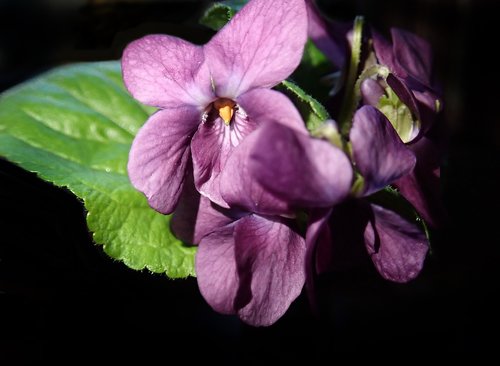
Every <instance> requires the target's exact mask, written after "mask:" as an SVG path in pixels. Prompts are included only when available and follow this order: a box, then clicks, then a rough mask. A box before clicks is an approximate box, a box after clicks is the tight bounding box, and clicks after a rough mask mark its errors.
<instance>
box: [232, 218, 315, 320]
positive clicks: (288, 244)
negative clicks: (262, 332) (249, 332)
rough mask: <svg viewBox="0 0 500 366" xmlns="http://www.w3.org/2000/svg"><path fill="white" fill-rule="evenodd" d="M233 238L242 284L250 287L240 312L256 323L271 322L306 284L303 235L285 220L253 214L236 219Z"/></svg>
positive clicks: (279, 315) (242, 316)
mask: <svg viewBox="0 0 500 366" xmlns="http://www.w3.org/2000/svg"><path fill="white" fill-rule="evenodd" d="M234 241H235V246H236V249H235V254H236V261H237V268H238V274H239V276H240V281H241V287H243V288H245V287H249V288H250V289H251V300H250V302H249V303H248V304H247V305H246V306H244V307H243V308H241V309H240V310H239V311H238V315H239V316H240V318H241V319H242V320H243V321H244V322H246V323H248V324H251V325H254V326H265V325H271V324H273V323H274V322H276V321H277V320H278V319H279V318H280V317H281V316H282V315H283V314H284V313H285V311H286V310H287V309H288V307H289V306H290V304H291V303H292V302H293V300H295V299H296V298H297V296H299V295H300V293H301V291H302V287H303V286H304V281H305V274H304V257H305V243H304V239H303V238H302V237H301V236H300V235H298V234H297V233H296V232H295V231H293V230H292V229H291V228H290V227H289V226H288V225H287V224H286V223H285V222H284V221H283V220H280V221H278V220H276V221H275V220H270V219H267V218H264V217H260V216H257V215H250V216H247V217H244V218H242V219H240V220H239V221H238V222H237V224H236V229H235V236H234Z"/></svg>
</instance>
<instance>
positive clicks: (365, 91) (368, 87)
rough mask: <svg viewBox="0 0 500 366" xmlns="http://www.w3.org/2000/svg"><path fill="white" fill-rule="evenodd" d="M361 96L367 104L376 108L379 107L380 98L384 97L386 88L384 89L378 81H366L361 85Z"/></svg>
mask: <svg viewBox="0 0 500 366" xmlns="http://www.w3.org/2000/svg"><path fill="white" fill-rule="evenodd" d="M361 95H362V97H363V102H364V103H365V104H368V105H372V106H374V107H376V106H378V101H379V100H380V97H382V95H384V88H382V86H381V85H380V83H379V82H378V81H376V80H373V79H366V80H365V81H363V82H362V83H361Z"/></svg>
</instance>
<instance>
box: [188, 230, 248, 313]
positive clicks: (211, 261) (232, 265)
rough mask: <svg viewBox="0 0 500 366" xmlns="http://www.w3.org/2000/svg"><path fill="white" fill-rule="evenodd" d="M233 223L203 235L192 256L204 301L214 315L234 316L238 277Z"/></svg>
mask: <svg viewBox="0 0 500 366" xmlns="http://www.w3.org/2000/svg"><path fill="white" fill-rule="evenodd" d="M234 226H235V225H234V224H231V225H227V226H224V227H222V228H219V229H217V230H216V231H214V232H213V233H211V234H210V235H207V236H205V237H204V238H203V239H202V240H201V242H200V245H199V246H198V252H197V253H196V277H197V279H198V287H199V289H200V292H201V294H202V295H203V297H204V298H205V300H206V301H207V302H208V303H209V304H210V306H211V307H212V308H213V309H214V310H215V311H217V312H219V313H222V314H235V313H236V311H237V308H236V307H235V302H236V298H237V295H238V288H239V283H240V281H239V278H238V274H237V270H236V258H235V250H234V238H233V234H234Z"/></svg>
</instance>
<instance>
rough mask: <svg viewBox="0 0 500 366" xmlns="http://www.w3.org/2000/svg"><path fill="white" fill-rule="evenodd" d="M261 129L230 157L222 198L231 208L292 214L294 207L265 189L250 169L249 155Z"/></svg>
mask: <svg viewBox="0 0 500 366" xmlns="http://www.w3.org/2000/svg"><path fill="white" fill-rule="evenodd" d="M260 130H261V129H257V131H255V132H254V133H252V134H250V135H249V136H248V137H247V138H245V140H244V141H243V142H242V143H241V144H240V145H239V146H238V148H236V149H235V150H234V152H233V153H232V154H231V156H230V157H229V158H228V160H227V162H226V165H225V167H224V171H223V172H222V174H221V179H220V183H221V184H220V190H221V195H222V198H223V199H224V201H225V202H227V203H228V204H229V205H230V206H231V207H233V206H235V207H242V208H244V209H245V210H247V211H249V212H256V213H259V214H267V215H282V214H287V215H290V214H292V213H293V209H292V208H291V207H290V205H289V203H288V202H287V201H286V200H283V199H280V198H279V197H277V196H276V195H275V194H273V193H271V192H269V191H268V190H266V189H264V188H263V187H262V185H261V184H260V183H259V182H258V181H257V180H256V179H255V176H254V175H253V174H252V172H251V171H250V169H249V163H250V160H249V159H250V156H251V154H252V152H253V151H254V150H255V148H256V145H259V141H260V139H261V132H260Z"/></svg>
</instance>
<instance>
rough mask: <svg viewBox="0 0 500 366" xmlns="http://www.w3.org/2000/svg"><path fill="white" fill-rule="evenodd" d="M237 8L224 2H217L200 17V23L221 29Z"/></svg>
mask: <svg viewBox="0 0 500 366" xmlns="http://www.w3.org/2000/svg"><path fill="white" fill-rule="evenodd" d="M234 14H235V10H234V9H233V8H231V7H230V6H228V5H226V4H223V3H215V4H213V5H212V6H211V7H210V8H208V9H207V10H206V11H205V13H204V14H203V15H202V17H201V18H200V24H202V25H205V26H207V27H209V28H211V29H213V30H215V31H218V30H219V29H221V28H222V27H223V26H224V25H226V23H227V22H229V20H230V19H231V18H232V17H233V15H234Z"/></svg>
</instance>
